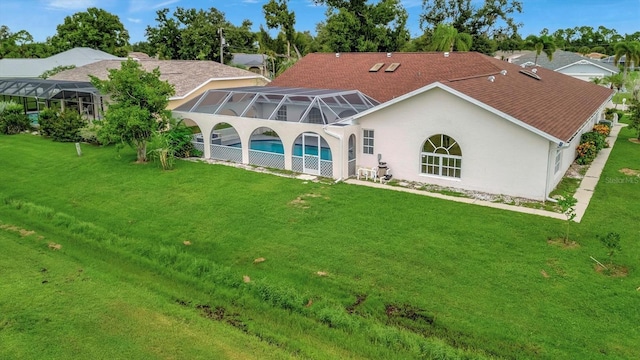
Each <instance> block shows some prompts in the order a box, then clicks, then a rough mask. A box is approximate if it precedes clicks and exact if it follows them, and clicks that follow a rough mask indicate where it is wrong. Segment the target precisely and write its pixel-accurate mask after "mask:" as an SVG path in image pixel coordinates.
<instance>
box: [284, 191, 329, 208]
mask: <svg viewBox="0 0 640 360" xmlns="http://www.w3.org/2000/svg"><path fill="white" fill-rule="evenodd" d="M318 197H322V195H320V194H314V193H309V194H303V195H300V196H298V197H297V198H295V199H293V200H291V201H289V205H291V206H293V207H297V208H300V209H308V208H309V206H310V205H309V203H308V202H307V200H306V199H308V198H318Z"/></svg>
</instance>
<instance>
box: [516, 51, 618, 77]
mask: <svg viewBox="0 0 640 360" xmlns="http://www.w3.org/2000/svg"><path fill="white" fill-rule="evenodd" d="M535 61H536V52H535V51H522V52H521V55H520V56H514V57H513V58H512V60H511V62H512V63H514V64H518V65H522V64H525V63H527V62H531V63H535ZM579 61H587V62H589V63H591V64H593V65H596V66H599V67H603V68H606V69H608V70H610V71H612V72H616V73H617V72H618V71H619V70H618V68H617V67H615V66H611V64H607V63H605V62H602V61H600V60H593V59H589V58H588V57H584V56H581V55H579V54H576V53H572V52H570V51H564V50H556V51H555V52H554V53H553V59H552V60H551V61H550V60H549V58H548V57H547V54H545V53H544V52H542V53H540V55H539V56H538V65H539V66H541V67H543V68H546V69H551V70H558V69H561V68H563V67H565V66H568V65H571V64H575V63H577V62H579Z"/></svg>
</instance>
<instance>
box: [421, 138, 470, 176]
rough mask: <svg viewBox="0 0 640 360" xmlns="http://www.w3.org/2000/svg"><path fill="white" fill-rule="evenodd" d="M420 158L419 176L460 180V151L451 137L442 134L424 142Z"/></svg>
mask: <svg viewBox="0 0 640 360" xmlns="http://www.w3.org/2000/svg"><path fill="white" fill-rule="evenodd" d="M420 158H421V160H420V173H421V174H424V175H434V176H443V177H452V178H460V173H461V172H462V150H461V149H460V145H458V143H457V142H456V141H455V140H454V139H453V138H452V137H450V136H448V135H444V134H437V135H433V136H431V137H430V138H428V139H427V141H425V142H424V145H423V146H422V152H421V153H420Z"/></svg>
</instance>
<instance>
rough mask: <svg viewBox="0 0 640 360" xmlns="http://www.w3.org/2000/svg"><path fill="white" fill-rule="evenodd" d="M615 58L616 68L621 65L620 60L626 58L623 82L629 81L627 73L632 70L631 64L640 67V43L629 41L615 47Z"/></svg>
mask: <svg viewBox="0 0 640 360" xmlns="http://www.w3.org/2000/svg"><path fill="white" fill-rule="evenodd" d="M613 50H614V51H615V56H614V58H613V62H614V64H616V66H617V65H618V64H619V63H620V60H621V59H622V57H623V56H624V76H623V80H624V81H626V80H627V72H628V71H629V68H631V64H634V65H635V66H638V64H640V42H637V41H627V42H624V41H623V42H619V43H617V44H616V45H615V46H614V47H613Z"/></svg>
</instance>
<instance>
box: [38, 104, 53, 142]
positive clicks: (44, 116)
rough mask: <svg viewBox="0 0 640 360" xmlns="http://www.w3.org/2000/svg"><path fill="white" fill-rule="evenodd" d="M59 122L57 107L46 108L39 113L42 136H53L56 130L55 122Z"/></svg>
mask: <svg viewBox="0 0 640 360" xmlns="http://www.w3.org/2000/svg"><path fill="white" fill-rule="evenodd" d="M57 122H58V112H57V111H56V110H55V109H51V108H46V109H44V110H42V111H40V114H38V124H39V125H40V128H39V130H38V131H39V132H40V135H42V136H51V135H52V134H53V131H54V126H55V125H54V124H56V123H57Z"/></svg>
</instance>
